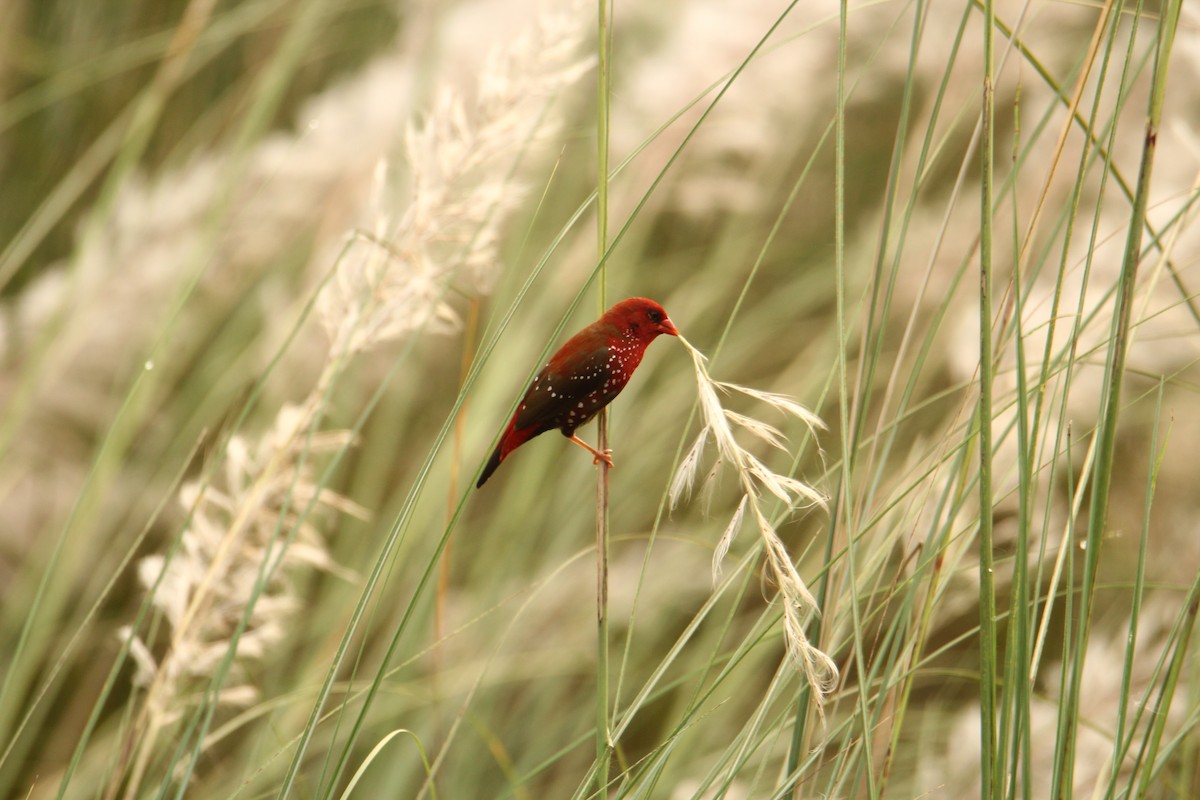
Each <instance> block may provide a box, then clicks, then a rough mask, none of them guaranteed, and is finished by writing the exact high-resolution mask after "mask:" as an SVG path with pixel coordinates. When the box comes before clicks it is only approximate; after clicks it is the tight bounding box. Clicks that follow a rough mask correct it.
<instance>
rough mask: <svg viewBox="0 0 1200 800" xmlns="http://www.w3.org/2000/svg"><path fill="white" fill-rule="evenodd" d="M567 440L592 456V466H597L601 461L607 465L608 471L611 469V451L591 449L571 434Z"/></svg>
mask: <svg viewBox="0 0 1200 800" xmlns="http://www.w3.org/2000/svg"><path fill="white" fill-rule="evenodd" d="M567 438H568V439H570V440H571V441H572V442H574V443H575V444H577V445H579V446H580V447H582V448H583V449H584V450H587V451H588V452H589V453H591V454H592V455H593V456H594V458H593V459H592V463H593V464H599V463H600V462H601V461H603V462H604V463H605V464H608V467H609V469H612V467H613V460H612V450H597V449H596V448H594V447H592V446H591V445H590V444H588V443H587V442H585V441H584V440H583V439H580V438H579V437H578V436H576V435H575V434H571V435H570V436H568V437H567Z"/></svg>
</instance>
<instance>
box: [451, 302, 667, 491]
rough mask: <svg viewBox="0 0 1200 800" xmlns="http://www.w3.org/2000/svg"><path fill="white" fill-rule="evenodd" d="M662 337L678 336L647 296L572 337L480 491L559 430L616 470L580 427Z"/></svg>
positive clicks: (533, 390) (499, 449) (534, 388)
mask: <svg viewBox="0 0 1200 800" xmlns="http://www.w3.org/2000/svg"><path fill="white" fill-rule="evenodd" d="M660 333H666V334H670V335H671V336H678V335H679V331H678V330H676V329H675V325H674V323H672V322H671V320H669V319H667V312H666V311H663V307H662V306H660V305H659V304H658V303H656V302H654V301H653V300H647V299H646V298H644V297H631V298H629V299H628V300H622V301H621V302H619V303H617V304H616V305H615V306H613V307H612V308H610V309H609V310H608V311H605V312H604V316H602V317H600V319H598V320H596V321H595V322H593V323H592V324H591V325H588V326H587V327H586V328H584V329H583V330H581V331H580V332H579V333H577V334H575V335H574V336H572V337H571V338H570V339H568V340H567V343H566V344H564V345H563V346H562V347H560V348H559V349H558V352H557V353H555V354H554V355H553V356H552V357H551V358H550V363H549V364H547V365H546V366H545V367H543V368H542V371H541V372H539V373H538V374H537V377H536V378H534V379H533V383H532V384H530V386H529V388H528V389H527V390H526V391H525V396H524V397H522V398H521V404H520V405H519V406H517V412H516V413H515V414H513V418H512V419H511V420H510V421H509V423H508V427H507V428H505V429H504V435H503V436H501V437H500V443H499V444H498V445H496V450H495V452H493V453H492V457H491V458H489V459H488V462H487V466H485V467H484V468H483V474H482V475H480V476H479V482H478V483H476V484H475V486H476V488H478V487H480V486H483V484H484V482H485V481H486V480H487V479H488V478H490V477H491V475H492V473H493V472H495V471H496V468H497V467H499V466H500V462H501V461H503V460H504V459H506V458H508V454H509V453H511V452H512V451H513V450H516V449H517V448H518V447H520V446H521V445H523V444H525V443H526V442H528V441H529V440H530V439H532V438H533V437H535V436H537V435H539V434H542V433H545V432H546V431H549V430H554V429H555V428H558V429H559V430H560V431H562V435H563V436H566V437H567V438H568V439H570V440H571V441H572V442H574V443H575V444H577V445H579V446H580V447H583V448H584V449H586V450H587V451H588V452H590V453H591V454H592V455H593V456H594V458H593V459H592V463H593V464H599V463H600V462H601V461H603V462H604V463H606V464H608V466H610V467H611V466H612V465H613V462H612V455H611V453H612V451H610V450H604V451H601V450H597V449H596V448H594V447H592V446H591V445H590V444H588V443H587V442H585V441H584V440H583V439H580V438H579V437H578V436H576V435H575V429H576V428H578V427H579V426H580V425H582V424H584V423H585V422H587V421H588V420H590V419H591V418H592V417H594V416H596V412H598V411H599V410H600V409H602V408H604V407H605V406H606V405H608V404H609V403H611V402H612V401H613V398H615V397H616V396H617V395H618V394H620V393H621V390H622V389H624V388H625V384H627V383H629V378H630V376H631V375H633V371H634V370H635V369H637V365H638V364H640V363H642V356H643V355H644V354H645V352H646V347H647V346H648V345H649V344H650V343H651V342H652V341H654V339H655V337H657V336H658V335H659V334H660Z"/></svg>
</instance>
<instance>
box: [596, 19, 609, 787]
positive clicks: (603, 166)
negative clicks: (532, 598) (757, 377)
mask: <svg viewBox="0 0 1200 800" xmlns="http://www.w3.org/2000/svg"><path fill="white" fill-rule="evenodd" d="M608 3H609V0H597V3H596V8H597V19H596V54H597V57H598V60H597V64H598V69H597V70H596V75H597V92H596V259H597V261H598V263H599V269H600V273H599V275H598V277H597V280H596V292H597V303H596V308H597V312H598V314H603V313H604V311H605V310H606V309H607V308H608V181H609V176H608V137H609V133H608V114H609V95H610V93H611V91H612V87H611V84H610V81H611V72H610V66H609V60H610V58H611V55H612V44H611V42H612V39H611V36H612V33H611V31H610V29H609V6H608ZM608 415H609V410H608V409H607V408H602V409H600V413H599V414H597V415H596V448H597V449H598V450H600V451H601V452H604V451H606V450H607V449H608ZM608 470H609V467H608V464H607V463H606V462H603V461H601V462H600V463H599V464H598V465H597V467H596V794H597V796H598V797H601V798H605V797H608V764H609V759H610V757H611V756H610V753H611V749H612V741H611V739H610V737H609V710H608V708H609V688H608V669H609V657H608V639H609V633H608V613H609V611H608V542H609V524H608V504H609V496H608V490H609V484H608Z"/></svg>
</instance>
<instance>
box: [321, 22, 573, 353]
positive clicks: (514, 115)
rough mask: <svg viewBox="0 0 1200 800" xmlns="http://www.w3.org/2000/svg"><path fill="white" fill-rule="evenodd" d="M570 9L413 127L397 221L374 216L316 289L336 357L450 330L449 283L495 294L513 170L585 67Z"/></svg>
mask: <svg viewBox="0 0 1200 800" xmlns="http://www.w3.org/2000/svg"><path fill="white" fill-rule="evenodd" d="M570 5H571V8H570V9H568V10H567V11H563V12H560V13H545V14H542V15H541V16H539V18H538V19H537V22H536V25H535V27H534V28H533V30H532V31H530V32H528V33H526V34H524V35H521V36H518V37H517V38H515V39H514V40H513V41H512V42H511V43H509V45H508V46H507V47H506V48H504V49H497V50H493V51H492V53H491V55H490V56H489V57H488V58H487V60H486V61H485V64H484V67H483V69H482V71H481V73H480V75H479V78H478V84H477V87H476V89H475V92H474V94H473V96H470V97H469V96H468V94H467V93H465V92H462V91H460V90H458V89H456V88H454V87H452V86H442V87H440V88H439V89H438V90H437V94H436V99H435V101H434V105H433V109H432V111H431V112H430V114H429V115H428V117H427V118H426V119H425V120H424V121H423V122H421V123H414V124H411V125H409V127H408V131H407V134H406V136H405V153H406V156H407V167H408V169H409V175H408V177H407V181H406V183H407V186H406V187H405V190H406V194H407V203H406V206H405V211H404V213H403V215H402V216H401V217H400V219H399V220H398V221H394V220H393V219H391V218H390V217H389V215H387V214H380V215H378V216H377V217H376V219H375V221H374V224H373V225H372V229H373V235H372V236H371V237H370V238H369V239H363V238H356V239H355V240H354V241H353V242H352V244H351V252H349V253H347V254H346V255H345V257H343V259H342V260H341V261H340V262H339V264H338V268H337V273H336V275H335V277H334V280H332V281H331V282H330V283H329V284H328V286H327V287H326V288H325V290H324V291H323V292H322V294H321V298H320V301H319V305H318V308H319V310H320V313H321V319H322V322H323V324H324V325H325V328H326V331H327V332H328V334H329V336H330V338H331V339H332V340H333V343H334V344H333V349H334V350H335V352H343V353H345V354H347V355H352V354H354V353H358V352H361V351H363V350H366V349H369V348H371V347H374V346H375V345H377V344H379V343H381V342H385V341H389V340H392V339H395V338H397V337H399V336H403V335H405V334H407V333H410V332H412V331H414V330H428V331H429V332H431V333H441V332H450V331H453V330H456V329H457V328H458V324H459V319H458V316H457V314H456V313H455V311H454V309H453V308H452V307H451V306H450V305H449V304H448V303H446V302H445V300H444V298H445V296H446V293H447V289H448V287H449V286H450V285H453V286H454V287H455V288H456V289H458V290H460V291H466V292H472V293H477V294H487V293H489V292H490V291H491V289H492V286H493V284H494V282H495V278H496V274H497V272H498V269H497V254H496V250H497V243H498V241H499V239H500V231H501V229H502V225H503V224H504V223H505V222H506V221H507V219H508V217H509V215H510V214H511V213H512V212H513V211H514V210H515V209H516V208H517V207H518V205H519V203H520V202H521V200H522V198H523V197H524V195H525V184H524V183H523V181H522V180H521V177H520V175H519V174H518V170H519V169H520V167H521V165H522V162H523V161H524V160H525V159H526V158H527V157H528V155H529V154H530V151H531V150H534V149H536V148H535V146H536V145H537V144H538V143H540V142H545V141H548V140H549V139H551V138H552V136H553V134H554V133H555V132H556V131H557V129H558V126H559V122H560V116H559V115H557V114H553V113H547V109H546V106H547V103H548V102H550V101H551V100H552V99H553V98H554V97H555V96H556V95H557V94H558V93H559V92H560V91H561V90H562V89H563V88H565V87H567V86H569V85H570V84H572V83H574V82H575V81H576V80H577V79H578V78H579V77H581V76H582V75H583V74H584V73H585V72H586V71H587V70H588V69H590V67H591V64H592V60H591V59H590V58H584V57H581V56H580V54H579V46H580V44H581V42H582V38H583V25H582V24H581V23H582V21H583V17H582V15H581V14H580V13H578V8H577V6H578V4H577V3H572V4H570ZM384 205H387V203H386V201H385V202H384ZM359 246H361V247H363V248H366V251H367V252H366V253H365V254H362V255H361V256H357V255H356V254H355V253H354V249H356V248H357V247H359Z"/></svg>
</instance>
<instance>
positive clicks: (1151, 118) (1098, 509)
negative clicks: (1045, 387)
mask: <svg viewBox="0 0 1200 800" xmlns="http://www.w3.org/2000/svg"><path fill="white" fill-rule="evenodd" d="M1180 10H1181V4H1180V2H1178V0H1175V2H1167V3H1164V4H1163V8H1162V14H1161V16H1160V18H1159V29H1158V42H1157V49H1156V51H1155V62H1154V77H1153V82H1152V84H1151V91H1150V107H1149V110H1148V112H1147V115H1146V129H1145V139H1144V141H1143V144H1142V161H1141V164H1140V166H1139V169H1138V181H1137V189H1136V191H1135V192H1134V197H1133V209H1132V213H1131V215H1130V218H1129V230H1128V234H1127V236H1126V239H1125V253H1124V258H1123V260H1122V264H1121V277H1120V280H1119V282H1118V284H1117V298H1116V311H1115V312H1114V316H1113V327H1112V339H1111V345H1110V347H1109V353H1108V361H1107V363H1106V365H1105V380H1104V384H1105V388H1104V394H1103V395H1102V396H1101V414H1100V422H1099V426H1098V430H1097V434H1096V435H1097V437H1098V439H1099V445H1098V447H1097V448H1096V476H1095V484H1094V486H1093V488H1092V496H1091V503H1090V505H1089V507H1088V532H1087V543H1086V550H1085V557H1084V563H1083V585H1082V586H1081V587H1080V591H1079V627H1078V630H1077V631H1076V640H1075V646H1074V654H1073V662H1072V664H1071V667H1072V669H1071V674H1070V685H1069V686H1068V687H1067V692H1066V695H1067V703H1066V713H1067V714H1068V715H1069V719H1071V720H1073V721H1074V720H1078V718H1079V695H1080V690H1081V686H1082V683H1083V668H1084V658H1085V654H1086V652H1087V643H1088V635H1089V634H1090V632H1091V615H1092V600H1093V594H1094V593H1095V588H1096V574H1097V571H1098V569H1099V563H1100V548H1101V545H1102V540H1103V536H1104V529H1105V527H1106V525H1107V522H1108V493H1109V489H1110V487H1111V485H1112V473H1113V470H1114V468H1115V461H1114V459H1115V450H1116V438H1117V420H1118V418H1119V416H1120V410H1121V407H1120V397H1121V392H1120V389H1121V384H1122V382H1123V380H1124V375H1125V357H1126V354H1127V353H1128V350H1129V339H1130V337H1131V335H1132V313H1133V293H1134V289H1135V287H1136V284H1137V272H1138V260H1139V258H1140V256H1141V249H1142V229H1143V227H1144V226H1145V220H1146V208H1147V204H1148V202H1149V197H1150V175H1151V172H1152V168H1153V166H1154V154H1155V152H1156V150H1157V145H1158V126H1159V124H1160V122H1161V121H1162V109H1163V101H1164V98H1165V95H1166V87H1167V68H1168V66H1169V64H1170V60H1171V46H1172V44H1173V43H1174V40H1175V30H1176V27H1177V25H1178V24H1179V15H1180ZM1069 735H1070V739H1069V741H1068V746H1067V748H1065V751H1064V753H1063V764H1062V765H1061V767H1060V769H1059V774H1061V775H1065V776H1070V775H1072V774H1073V771H1074V765H1075V756H1076V752H1075V742H1076V729H1075V727H1072V729H1071V731H1070V734H1069ZM1070 785H1071V784H1070V780H1069V777H1068V778H1064V779H1063V781H1062V786H1061V788H1060V790H1059V796H1062V797H1068V796H1069V795H1070V791H1071V790H1070Z"/></svg>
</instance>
